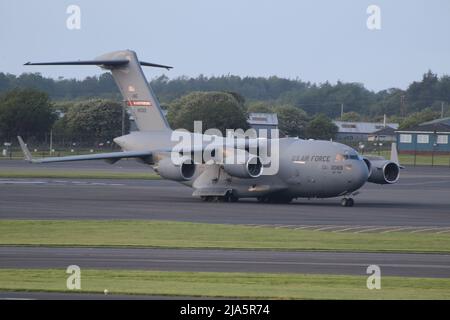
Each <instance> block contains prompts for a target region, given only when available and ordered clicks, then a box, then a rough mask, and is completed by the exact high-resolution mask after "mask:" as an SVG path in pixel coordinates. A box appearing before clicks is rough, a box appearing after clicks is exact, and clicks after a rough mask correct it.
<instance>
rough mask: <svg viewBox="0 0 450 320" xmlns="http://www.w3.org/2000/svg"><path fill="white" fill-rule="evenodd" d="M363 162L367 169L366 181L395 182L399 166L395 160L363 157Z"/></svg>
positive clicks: (377, 182)
mask: <svg viewBox="0 0 450 320" xmlns="http://www.w3.org/2000/svg"><path fill="white" fill-rule="evenodd" d="M364 162H365V163H366V165H367V168H368V169H369V178H368V179H367V181H369V182H372V183H376V184H391V183H396V182H397V181H398V178H399V176H400V167H399V165H398V164H396V163H395V162H392V161H389V160H369V159H367V158H364Z"/></svg>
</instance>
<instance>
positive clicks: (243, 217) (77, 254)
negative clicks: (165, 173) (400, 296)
mask: <svg viewBox="0 0 450 320" xmlns="http://www.w3.org/2000/svg"><path fill="white" fill-rule="evenodd" d="M27 166H28V164H26V163H23V162H20V161H4V160H2V161H0V171H17V170H31V171H34V170H45V171H48V170H55V171H66V170H70V171H71V172H73V171H80V172H86V171H87V170H93V171H105V172H109V171H110V172H146V171H148V170H150V169H149V168H148V167H147V166H144V165H142V164H138V163H135V162H133V161H126V162H123V161H120V162H118V163H117V164H115V165H113V166H110V165H107V164H105V163H103V162H81V163H64V164H52V165H44V166H37V167H35V166H33V167H32V168H29V167H27ZM401 174H402V176H401V178H400V182H399V183H398V184H395V185H384V186H378V185H373V184H366V186H364V187H363V188H362V189H361V194H359V195H358V196H357V197H356V198H355V202H356V203H355V206H354V207H352V208H348V207H341V206H340V205H339V200H340V199H338V198H334V199H322V200H321V199H312V200H308V199H299V200H297V201H295V202H293V203H292V204H287V205H278V204H260V203H257V202H256V201H254V200H245V199H243V200H241V201H239V202H238V203H205V202H201V201H200V200H199V199H197V198H193V197H192V196H191V194H192V190H191V189H189V188H187V187H185V186H182V185H180V184H177V183H174V182H170V181H162V180H161V181H153V180H152V181H145V180H106V179H105V180H90V179H89V180H88V179H86V180H74V179H0V220H1V219H44V220H45V219H157V220H173V221H190V222H205V223H229V224H246V225H254V226H260V225H261V226H274V227H287V228H296V229H297V228H298V229H305V228H306V229H311V230H324V231H334V232H336V231H337V232H340V231H342V232H356V233H358V232H391V231H396V230H400V231H405V232H406V231H408V232H422V233H421V234H422V235H423V236H427V234H428V233H430V232H435V233H447V232H450V196H449V195H450V169H449V168H446V167H440V168H430V167H417V168H413V167H411V168H407V169H406V170H403V171H402V173H401ZM70 264H77V265H79V266H80V267H82V268H108V269H145V270H177V271H224V272H235V271H238V272H275V273H276V272H288V273H290V272H295V273H315V274H316V273H324V274H351V275H366V268H367V266H369V265H371V264H376V265H379V266H380V267H381V271H382V275H392V276H411V277H439V278H441V277H447V278H448V277H449V276H450V255H439V254H397V253H333V252H275V251H239V250H175V249H114V248H41V247H0V268H66V267H67V266H68V265H70ZM56 295H57V296H55V294H53V293H30V295H28V296H27V294H23V293H11V292H6V293H1V292H0V299H8V298H12V299H14V298H17V299H21V298H24V299H28V298H31V299H34V298H39V299H65V298H67V299H77V298H78V295H76V294H75V296H72V295H70V294H69V295H61V296H60V295H59V294H56ZM128 297H130V296H126V298H128ZM83 298H86V299H91V298H92V299H101V298H105V296H103V295H88V296H84V295H83ZM106 298H120V297H118V296H107V297H106ZM132 298H139V297H138V296H132ZM141 298H143V299H146V298H149V297H146V296H142V297H141ZM156 298H159V297H156ZM172 298H173V297H172Z"/></svg>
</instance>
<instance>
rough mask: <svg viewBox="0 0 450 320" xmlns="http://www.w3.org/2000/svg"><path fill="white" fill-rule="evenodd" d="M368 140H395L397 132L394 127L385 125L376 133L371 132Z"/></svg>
mask: <svg viewBox="0 0 450 320" xmlns="http://www.w3.org/2000/svg"><path fill="white" fill-rule="evenodd" d="M367 140H368V141H372V142H378V141H379V142H394V141H396V140H397V134H396V133H395V129H394V128H392V127H385V128H383V129H380V130H377V131H375V132H374V133H370V134H369V135H368V137H367Z"/></svg>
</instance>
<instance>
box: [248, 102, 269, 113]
mask: <svg viewBox="0 0 450 320" xmlns="http://www.w3.org/2000/svg"><path fill="white" fill-rule="evenodd" d="M273 110H274V104H273V103H270V102H267V101H252V102H248V103H247V112H249V113H250V112H264V113H272V112H273Z"/></svg>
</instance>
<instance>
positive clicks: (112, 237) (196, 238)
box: [0, 220, 450, 253]
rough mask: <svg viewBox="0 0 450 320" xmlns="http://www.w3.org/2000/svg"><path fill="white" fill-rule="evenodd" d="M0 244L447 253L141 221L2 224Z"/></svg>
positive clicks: (444, 247) (405, 239)
mask: <svg viewBox="0 0 450 320" xmlns="http://www.w3.org/2000/svg"><path fill="white" fill-rule="evenodd" d="M0 245H32V246H112V247H127V246H131V247H133V246H134V247H161V248H223V249H268V250H330V251H364V252H441V253H449V252H450V234H431V233H428V234H427V233H416V234H409V233H401V232H396V233H395V232H393V233H386V234H380V233H378V234H370V233H368V234H353V233H333V232H326V231H307V230H289V229H275V228H272V227H259V228H254V227H249V226H239V225H224V224H205V223H188V222H171V221H139V220H129V221H124V220H112V221H111V220H110V221H103V220H83V221H78V220H77V221H67V220H53V221H45V220H39V221H33V220H0Z"/></svg>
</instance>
